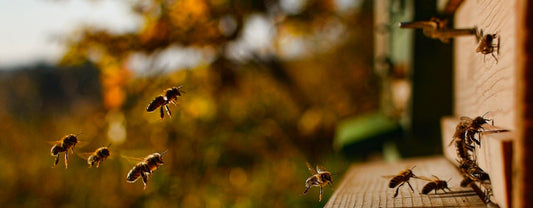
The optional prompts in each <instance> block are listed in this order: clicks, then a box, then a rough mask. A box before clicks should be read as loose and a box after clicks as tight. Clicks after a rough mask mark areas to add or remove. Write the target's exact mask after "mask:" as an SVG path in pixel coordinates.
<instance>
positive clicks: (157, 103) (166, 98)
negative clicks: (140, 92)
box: [146, 85, 184, 119]
mask: <svg viewBox="0 0 533 208" xmlns="http://www.w3.org/2000/svg"><path fill="white" fill-rule="evenodd" d="M182 87H183V85H180V86H178V87H171V88H168V89H166V90H165V91H163V94H161V95H159V96H157V97H156V98H155V99H154V100H152V102H151V103H150V104H149V105H148V107H147V108H146V111H148V112H152V111H154V110H155V109H157V108H159V112H160V116H161V119H163V117H165V113H164V112H163V108H165V110H166V111H167V114H168V116H170V117H172V113H171V112H170V109H169V108H168V104H169V103H172V104H176V103H175V101H176V100H177V99H178V97H179V96H181V94H182V93H184V92H183V90H181V88H182Z"/></svg>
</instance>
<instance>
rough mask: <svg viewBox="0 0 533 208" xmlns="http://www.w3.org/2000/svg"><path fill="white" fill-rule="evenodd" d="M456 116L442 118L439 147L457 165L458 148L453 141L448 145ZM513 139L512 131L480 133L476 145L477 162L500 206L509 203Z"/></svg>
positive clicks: (456, 122) (455, 124) (502, 206)
mask: <svg viewBox="0 0 533 208" xmlns="http://www.w3.org/2000/svg"><path fill="white" fill-rule="evenodd" d="M458 123H459V119H458V118H455V117H446V118H443V119H442V120H441V124H442V125H441V126H442V146H443V152H444V156H445V157H446V158H448V160H449V161H452V162H453V163H454V164H455V165H458V163H457V160H458V159H459V158H458V156H457V150H456V147H455V145H454V144H452V145H451V146H449V144H450V142H451V141H452V140H453V138H452V137H453V134H454V133H455V127H456V126H457V124H458ZM513 138H515V135H514V134H513V132H505V133H494V134H482V135H481V146H480V147H479V146H476V147H477V149H476V151H475V154H476V158H477V161H478V165H479V167H480V168H481V169H483V170H484V171H485V172H487V173H488V174H489V176H490V180H491V184H492V189H493V194H494V195H493V197H492V201H494V202H496V203H497V204H498V205H499V206H500V207H501V208H506V207H512V206H511V204H510V203H511V199H510V198H511V191H512V189H511V181H512V177H511V172H512V170H511V165H512V141H513Z"/></svg>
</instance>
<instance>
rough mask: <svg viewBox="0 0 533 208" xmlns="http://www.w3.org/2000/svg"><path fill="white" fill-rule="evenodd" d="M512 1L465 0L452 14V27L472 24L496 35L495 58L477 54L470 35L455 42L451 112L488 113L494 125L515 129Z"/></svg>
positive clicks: (513, 18) (474, 114)
mask: <svg viewBox="0 0 533 208" xmlns="http://www.w3.org/2000/svg"><path fill="white" fill-rule="evenodd" d="M514 6H515V1H500V0H477V1H465V2H463V4H462V5H461V7H459V9H458V10H457V12H456V14H455V27H458V28H463V27H474V26H477V27H478V29H482V30H483V32H484V34H493V33H496V34H497V35H498V36H499V41H500V49H499V54H495V55H496V57H497V59H498V61H496V59H494V58H493V57H492V56H491V55H490V54H489V55H483V54H481V53H476V48H477V47H478V43H477V42H476V39H475V38H474V37H473V36H471V37H461V38H456V39H455V42H454V44H455V45H454V72H455V75H454V88H455V89H454V93H455V101H454V111H455V112H454V114H455V116H457V117H459V116H469V117H475V116H479V115H482V114H484V113H485V112H489V111H490V114H489V117H490V118H493V119H494V120H495V121H496V125H498V126H502V127H504V128H506V129H510V130H514V129H515V128H516V125H515V121H516V110H515V106H516V96H515V95H516V63H515V55H516V51H515V46H516V41H515V40H516V35H515V34H516V15H515V10H514Z"/></svg>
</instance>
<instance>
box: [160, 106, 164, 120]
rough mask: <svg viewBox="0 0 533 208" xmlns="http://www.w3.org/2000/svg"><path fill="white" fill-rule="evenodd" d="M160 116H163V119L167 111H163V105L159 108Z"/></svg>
mask: <svg viewBox="0 0 533 208" xmlns="http://www.w3.org/2000/svg"><path fill="white" fill-rule="evenodd" d="M159 116H161V119H163V118H164V117H165V112H163V106H161V107H160V108H159Z"/></svg>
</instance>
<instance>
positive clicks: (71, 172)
mask: <svg viewBox="0 0 533 208" xmlns="http://www.w3.org/2000/svg"><path fill="white" fill-rule="evenodd" d="M302 2H305V3H304V4H303V6H302V7H301V8H300V9H299V10H287V9H283V8H282V6H280V5H283V1H281V2H278V1H274V0H266V1H244V0H200V1H198V0H177V1H170V0H168V1H167V0H139V1H131V2H130V3H131V8H132V11H134V12H136V13H137V14H138V15H139V16H140V17H142V19H143V20H144V25H143V26H142V27H141V28H140V29H139V30H138V31H133V32H131V33H124V34H115V33H112V32H109V31H106V30H103V29H98V28H82V29H80V31H78V32H75V33H73V34H72V35H71V36H70V37H69V38H68V40H67V43H68V50H67V52H66V53H65V55H64V57H63V59H62V60H61V64H62V65H63V66H62V67H60V68H59V69H55V70H47V69H46V68H50V67H44V68H45V69H43V66H37V67H36V68H37V69H35V70H32V69H19V70H16V71H11V72H4V73H3V74H2V75H1V76H0V85H1V86H0V96H1V97H3V98H6V99H2V100H0V107H1V108H0V119H1V120H2V125H0V131H1V132H3V134H2V139H1V140H0V142H1V143H0V167H3V168H4V171H2V172H1V173H0V184H2V189H1V190H0V202H1V204H2V205H4V206H8V207H10V206H31V207H35V206H39V207H82V206H86V207H321V206H323V205H324V204H325V203H326V201H327V199H328V198H329V196H330V195H331V194H332V191H331V190H330V189H329V188H326V189H325V200H324V201H323V202H321V203H319V202H318V190H317V189H315V188H313V189H312V190H311V191H310V193H309V194H308V195H306V196H301V193H302V191H303V190H304V182H305V179H306V178H307V177H308V176H309V173H308V171H307V169H306V166H305V162H306V161H309V162H311V163H320V164H322V165H323V166H324V167H326V168H328V169H329V170H330V171H332V172H335V173H339V174H338V175H335V176H334V182H338V181H340V177H341V174H342V172H343V171H344V170H345V169H346V168H347V166H348V164H349V163H350V161H347V160H345V159H343V158H342V157H341V156H339V155H338V154H335V153H334V152H333V151H332V140H333V137H334V133H335V127H336V125H337V121H339V120H341V119H345V118H348V117H352V116H356V115H362V114H364V113H366V112H371V111H376V110H377V109H378V93H379V89H378V86H379V84H378V83H377V81H378V80H377V79H376V77H375V76H374V75H373V73H372V69H371V66H372V30H373V29H372V28H373V26H372V13H371V11H372V9H371V2H364V3H363V4H362V5H360V6H358V7H353V8H352V9H351V10H346V8H339V6H338V5H337V3H336V2H338V1H333V0H329V1H318V0H317V1H313V0H309V1H302ZM354 2H358V1H354ZM336 5H337V6H336ZM254 15H261V16H262V17H264V18H266V19H267V20H268V21H269V22H272V23H274V24H273V27H274V28H271V30H272V31H275V35H274V38H273V39H272V40H269V41H270V44H269V46H268V47H260V48H255V49H252V50H249V51H246V53H245V55H244V56H242V57H240V58H239V57H237V58H235V57H233V56H232V55H231V54H232V53H235V51H232V50H231V46H232V45H233V44H235V43H236V42H238V41H239V40H241V39H242V36H243V31H246V28H245V25H246V24H245V22H247V21H248V20H249V18H252V17H254ZM232 25H233V26H232ZM335 28H336V29H338V31H340V34H338V35H336V36H335V35H333V37H332V36H331V34H330V33H329V32H331V31H332V30H334V29H335ZM339 28H340V29H339ZM328 34H329V35H328ZM295 37H297V38H295ZM291 38H293V39H291ZM295 39H298V40H301V41H303V43H304V45H305V48H304V52H303V53H302V54H303V55H302V54H300V55H299V56H295V57H292V56H289V55H287V54H286V53H284V50H283V47H284V46H285V45H289V44H292V42H291V40H292V41H295ZM249 44H250V43H249ZM176 45H178V46H180V47H185V48H199V49H202V50H204V51H210V53H213V54H214V55H213V58H212V59H206V60H203V61H201V62H199V63H198V64H196V65H195V66H193V67H189V68H185V69H184V68H176V69H173V70H166V71H161V70H159V71H158V69H150V72H151V73H148V74H145V75H140V74H136V72H135V71H134V70H132V69H131V68H130V67H131V65H130V64H129V62H130V61H131V59H134V58H135V57H136V56H135V55H138V54H144V55H146V56H149V57H157V56H158V55H160V54H162V53H163V52H164V51H165V50H166V49H168V48H169V47H172V46H176ZM154 59H155V58H154ZM154 59H152V60H154ZM148 62H150V61H148ZM148 65H149V66H153V65H150V64H148ZM73 66H75V67H76V69H73V68H72V67H73ZM177 85H183V86H184V87H183V88H184V90H185V92H186V93H185V94H184V95H183V96H182V97H179V98H178V102H177V105H170V106H169V107H170V109H171V111H172V113H173V116H172V118H168V117H165V119H163V120H161V119H160V118H159V112H153V113H147V112H146V110H145V108H146V106H147V105H148V103H149V102H150V101H151V100H152V99H154V97H155V96H157V95H159V93H161V92H162V91H163V90H164V89H166V88H168V87H172V86H177ZM69 133H75V134H78V133H79V134H80V135H79V138H80V140H81V143H80V144H79V145H78V146H77V147H76V149H75V152H77V153H82V152H90V151H93V150H94V149H96V148H98V147H100V146H104V145H107V144H109V143H110V142H112V146H111V148H110V150H111V155H112V158H110V159H108V160H106V161H104V162H103V163H102V164H101V165H100V168H98V169H96V168H91V169H88V168H87V167H88V165H87V164H86V161H84V159H81V158H79V157H75V156H74V155H71V156H70V160H69V161H70V163H69V169H67V170H65V169H64V168H62V166H58V167H56V168H53V169H52V168H50V167H51V166H52V163H53V157H51V156H50V153H49V148H50V147H51V145H50V144H49V143H47V142H49V141H54V140H57V139H59V138H61V137H62V136H63V135H65V134H69ZM166 149H168V150H169V152H168V153H167V154H166V155H165V156H164V158H163V160H164V161H165V165H163V166H161V167H160V168H159V169H158V170H156V171H155V172H154V174H153V175H152V176H151V178H150V180H149V182H148V187H147V189H146V190H144V191H143V188H142V183H141V182H140V181H138V182H137V183H135V184H128V183H126V180H125V177H126V174H127V172H128V171H129V170H130V169H131V168H132V167H133V165H134V164H135V162H132V161H130V160H127V159H124V157H122V156H127V157H140V158H142V157H144V156H146V155H148V154H150V153H153V152H162V151H164V150H166ZM62 160H63V158H62V157H61V161H60V164H62V162H63V161H62Z"/></svg>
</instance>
